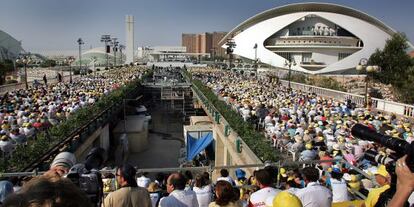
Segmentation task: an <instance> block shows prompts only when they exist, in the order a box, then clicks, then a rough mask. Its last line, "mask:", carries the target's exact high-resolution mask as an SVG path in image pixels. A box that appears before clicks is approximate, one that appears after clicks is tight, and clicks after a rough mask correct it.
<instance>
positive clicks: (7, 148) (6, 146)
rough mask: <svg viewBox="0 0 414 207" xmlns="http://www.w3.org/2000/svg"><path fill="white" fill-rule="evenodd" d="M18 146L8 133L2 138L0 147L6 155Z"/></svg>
mask: <svg viewBox="0 0 414 207" xmlns="http://www.w3.org/2000/svg"><path fill="white" fill-rule="evenodd" d="M15 148H16V144H15V142H14V141H13V140H11V139H10V138H9V137H8V136H7V135H3V136H2V137H1V140H0V149H1V151H3V153H5V154H6V155H8V154H10V153H11V152H13V151H14V149H15Z"/></svg>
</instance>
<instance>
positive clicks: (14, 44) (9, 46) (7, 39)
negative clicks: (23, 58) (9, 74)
mask: <svg viewBox="0 0 414 207" xmlns="http://www.w3.org/2000/svg"><path fill="white" fill-rule="evenodd" d="M21 52H23V48H22V46H21V42H20V41H17V40H16V39H15V38H13V37H12V36H11V35H9V34H7V33H6V32H3V31H1V30H0V61H2V60H6V59H9V60H14V59H16V58H17V56H18V55H19V53H21Z"/></svg>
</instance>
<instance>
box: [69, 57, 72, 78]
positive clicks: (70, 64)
mask: <svg viewBox="0 0 414 207" xmlns="http://www.w3.org/2000/svg"><path fill="white" fill-rule="evenodd" d="M69 83H72V63H71V62H70V61H69Z"/></svg>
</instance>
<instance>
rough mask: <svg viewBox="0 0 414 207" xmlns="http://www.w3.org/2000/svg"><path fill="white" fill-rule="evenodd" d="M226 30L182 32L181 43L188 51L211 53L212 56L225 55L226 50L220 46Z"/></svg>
mask: <svg viewBox="0 0 414 207" xmlns="http://www.w3.org/2000/svg"><path fill="white" fill-rule="evenodd" d="M226 34H227V33H226V32H212V33H209V32H205V33H201V34H182V42H181V45H182V46H184V47H186V48H187V52H188V53H209V54H210V55H211V57H213V58H214V57H223V56H225V54H226V53H225V50H224V49H223V48H221V47H220V46H219V42H220V40H221V39H222V38H223V37H224V36H225V35H226Z"/></svg>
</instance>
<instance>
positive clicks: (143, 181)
mask: <svg viewBox="0 0 414 207" xmlns="http://www.w3.org/2000/svg"><path fill="white" fill-rule="evenodd" d="M150 183H151V179H149V178H147V177H145V176H143V175H142V176H141V177H139V178H137V185H138V186H139V187H143V188H148V186H149V184H150Z"/></svg>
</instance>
